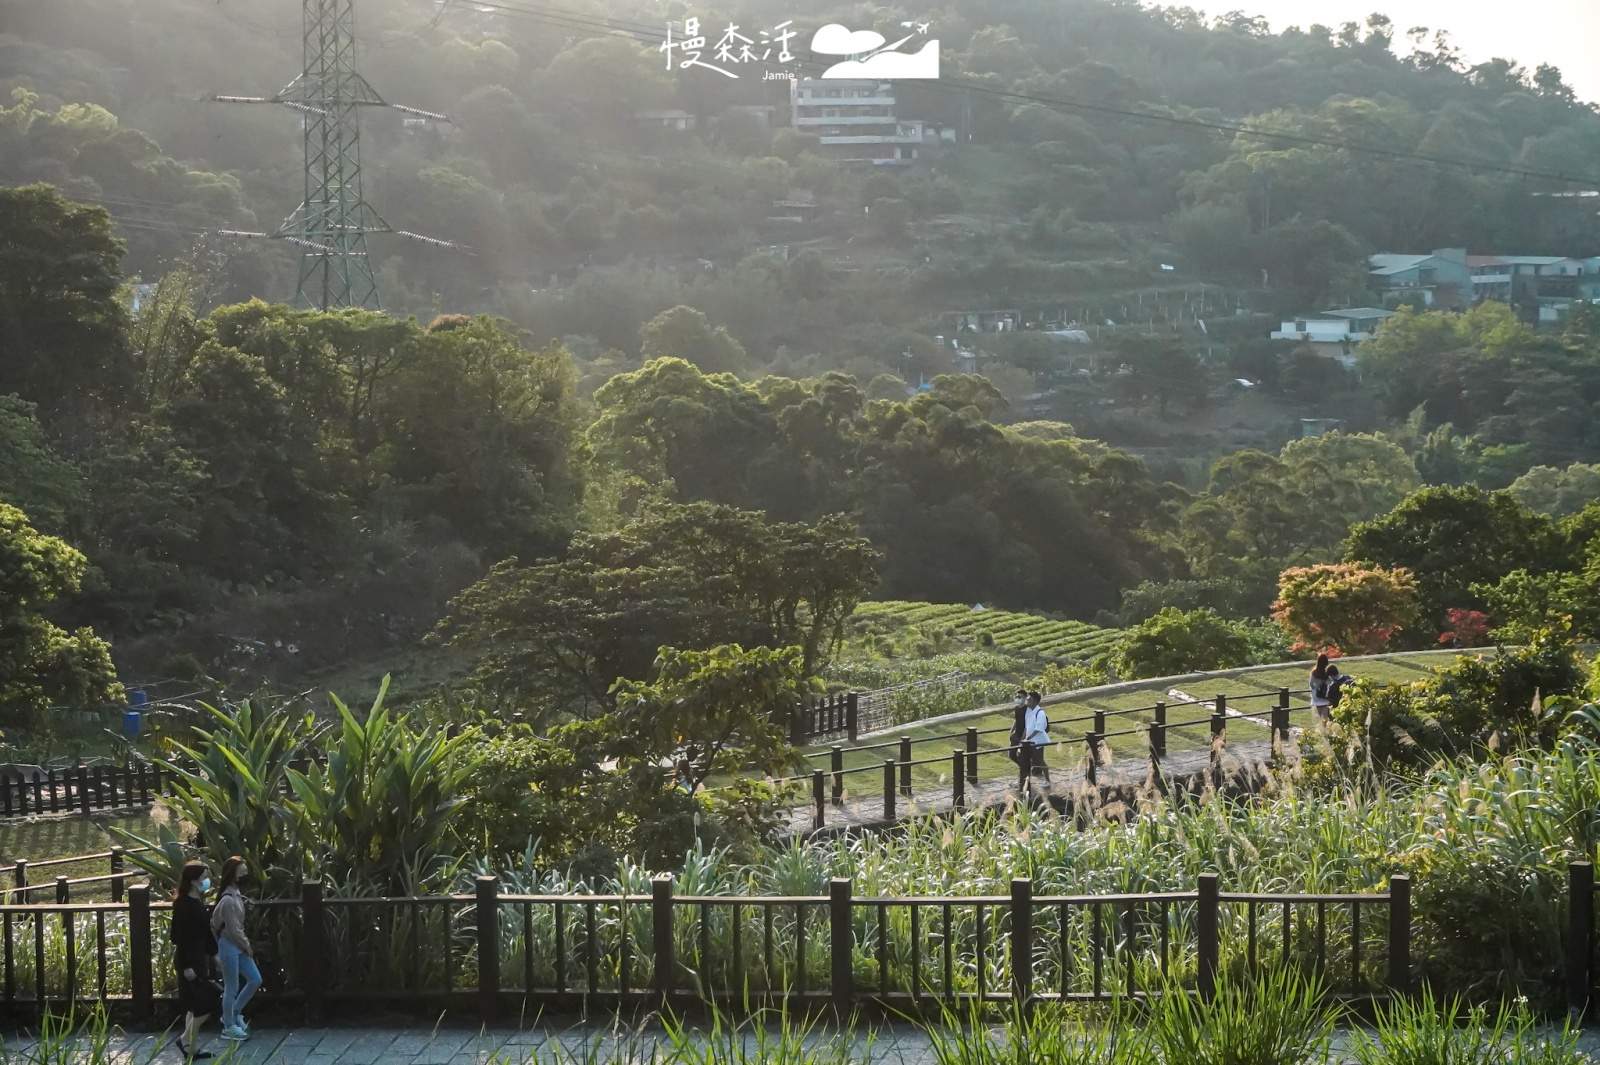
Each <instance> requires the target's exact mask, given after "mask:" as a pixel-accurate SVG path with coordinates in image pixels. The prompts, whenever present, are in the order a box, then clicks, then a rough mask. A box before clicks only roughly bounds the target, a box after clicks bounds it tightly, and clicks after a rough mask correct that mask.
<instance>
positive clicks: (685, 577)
mask: <svg viewBox="0 0 1600 1065" xmlns="http://www.w3.org/2000/svg"><path fill="white" fill-rule="evenodd" d="M876 564H877V553H876V552H875V551H873V549H872V547H871V545H870V544H869V543H868V542H867V541H866V540H865V539H864V538H862V537H861V536H859V535H858V534H857V533H856V530H855V527H854V526H853V524H851V523H850V522H849V521H848V520H847V519H844V518H840V517H835V518H830V519H825V520H824V521H822V522H819V523H817V524H816V525H805V524H785V523H774V522H769V521H768V520H767V519H766V518H765V517H764V516H763V515H761V514H759V513H755V512H751V511H743V510H737V509H735V508H733V507H726V506H713V505H710V504H706V503H695V504H687V505H681V506H679V505H669V506H662V507H659V508H657V509H655V510H653V511H651V512H649V513H647V514H645V515H643V516H641V517H639V518H637V519H635V520H634V521H632V522H629V523H628V524H627V525H626V526H624V527H623V528H621V529H619V530H617V531H616V532H615V533H611V534H609V535H590V536H580V537H578V538H577V539H576V540H574V541H573V543H572V545H571V547H570V548H569V550H568V552H567V555H566V557H565V558H563V559H562V560H560V561H550V562H543V563H539V564H537V565H533V566H521V565H519V564H517V562H516V561H515V560H509V561H506V562H502V563H501V564H499V565H498V566H496V567H495V568H494V569H493V570H491V571H490V573H489V574H488V576H486V577H485V578H484V579H483V580H481V581H479V582H478V583H477V584H475V585H473V586H472V587H471V588H469V589H467V590H466V591H465V592H463V593H462V594H461V596H460V597H458V598H457V600H456V601H455V603H454V604H453V605H452V610H453V612H454V616H453V617H452V618H451V619H449V620H448V621H447V622H446V623H445V627H446V630H447V631H449V632H451V633H452V634H453V636H452V638H453V641H454V642H455V643H457V644H458V645H460V646H463V647H467V648H470V649H471V650H473V651H474V652H475V653H476V654H477V655H478V664H477V671H476V678H477V680H476V682H477V684H478V687H479V690H480V691H481V692H483V693H485V694H486V695H488V696H490V697H491V698H499V699H500V700H502V702H503V704H504V705H513V706H530V707H533V708H535V709H538V710H541V711H543V713H544V715H545V716H546V717H547V718H553V717H559V716H561V715H562V714H566V713H573V712H583V711H585V710H587V711H588V712H590V713H592V712H594V711H596V710H598V711H600V712H606V711H609V710H611V709H612V708H613V705H614V698H615V693H614V692H613V685H614V684H616V682H617V681H618V680H619V679H624V678H627V679H640V678H643V677H644V676H645V675H646V674H647V672H648V671H649V670H650V669H651V664H652V662H653V661H654V660H655V658H656V656H657V652H658V650H659V649H660V648H661V647H663V646H674V647H678V648H681V649H684V650H703V649H706V648H710V647H715V646H719V645H723V644H740V645H742V646H747V647H752V648H754V647H780V648H781V647H796V648H799V649H800V655H801V664H802V668H803V669H804V670H805V671H806V672H807V673H809V672H811V671H813V670H815V669H816V668H817V666H818V665H819V664H820V662H821V661H822V660H823V658H824V656H825V653H826V650H827V646H828V644H829V642H830V640H831V638H833V637H834V636H835V635H836V634H837V632H838V629H839V626H840V625H842V624H843V621H844V619H845V618H847V617H849V615H850V614H851V612H852V611H853V610H854V609H855V605H856V603H857V602H858V601H859V600H860V598H861V597H862V596H863V595H864V594H865V593H866V592H867V591H869V590H870V589H871V588H872V586H873V584H874V583H875V581H876Z"/></svg>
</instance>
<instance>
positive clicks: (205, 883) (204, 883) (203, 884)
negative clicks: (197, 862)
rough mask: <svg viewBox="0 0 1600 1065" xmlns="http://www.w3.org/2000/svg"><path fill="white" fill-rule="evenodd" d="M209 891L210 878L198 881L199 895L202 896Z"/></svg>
mask: <svg viewBox="0 0 1600 1065" xmlns="http://www.w3.org/2000/svg"><path fill="white" fill-rule="evenodd" d="M210 890H211V878H210V877H209V876H208V877H206V878H205V879H204V880H201V881H200V894H202V895H204V894H205V893H206V892H208V891H210Z"/></svg>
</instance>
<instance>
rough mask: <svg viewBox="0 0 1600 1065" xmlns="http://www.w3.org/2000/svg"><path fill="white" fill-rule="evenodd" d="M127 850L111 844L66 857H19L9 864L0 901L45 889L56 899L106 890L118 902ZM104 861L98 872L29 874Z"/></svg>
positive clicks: (125, 875)
mask: <svg viewBox="0 0 1600 1065" xmlns="http://www.w3.org/2000/svg"><path fill="white" fill-rule="evenodd" d="M146 850H148V848H146V847H134V848H133V849H132V851H131V853H134V854H142V853H143V852H144V851H146ZM129 853H130V851H129V850H128V849H127V848H123V847H112V848H111V849H110V850H108V851H102V852H100V853H98V854H77V855H73V856H72V857H70V858H47V859H45V860H43V861H32V862H30V861H28V860H27V859H25V858H19V859H17V860H16V862H14V863H13V864H12V867H11V886H10V887H9V888H5V889H4V891H3V896H0V901H3V902H5V903H12V902H28V901H30V900H31V899H33V898H37V897H39V896H40V895H42V894H44V893H46V892H52V891H53V892H54V893H55V900H56V901H57V902H62V903H65V902H71V901H72V896H73V894H74V892H75V891H76V893H77V894H78V895H79V897H80V900H81V899H82V898H83V896H84V895H85V894H90V895H98V894H105V893H107V892H109V894H110V896H111V901H113V902H121V901H122V897H123V890H124V889H125V888H126V886H127V881H128V879H129V874H128V871H127V855H128V854H129ZM101 861H103V862H106V863H107V869H108V870H109V871H108V872H106V873H105V874H104V875H102V876H78V877H65V876H57V877H55V878H53V879H49V880H41V881H37V882H35V881H32V880H30V877H31V876H32V875H34V874H36V873H38V872H40V871H41V870H48V869H60V868H62V867H63V866H68V865H86V864H89V863H91V862H101Z"/></svg>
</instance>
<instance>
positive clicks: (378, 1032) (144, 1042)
mask: <svg viewBox="0 0 1600 1065" xmlns="http://www.w3.org/2000/svg"><path fill="white" fill-rule="evenodd" d="M639 1034H640V1035H642V1041H641V1040H640V1039H637V1038H633V1036H634V1032H633V1030H632V1029H626V1028H625V1029H620V1030H619V1029H614V1028H608V1027H605V1026H598V1025H597V1026H591V1027H589V1028H581V1027H572V1026H567V1027H553V1026H552V1027H544V1026H538V1025H535V1026H531V1027H521V1028H515V1027H503V1028H498V1027H497V1028H480V1029H463V1028H434V1029H429V1028H361V1027H329V1028H271V1029H268V1028H258V1029H256V1030H255V1032H254V1033H253V1035H252V1037H251V1039H250V1040H249V1041H248V1042H246V1043H223V1042H221V1041H219V1040H218V1039H217V1038H216V1031H215V1026H213V1027H212V1029H211V1030H210V1031H209V1032H208V1033H206V1036H205V1037H204V1046H205V1047H206V1048H207V1049H210V1050H213V1051H215V1052H216V1057H215V1058H214V1059H212V1060H213V1061H215V1062H217V1063H218V1065H388V1063H391V1062H392V1063H394V1065H528V1063H529V1062H534V1063H536V1065H611V1063H612V1062H615V1061H616V1060H618V1058H622V1059H631V1060H633V1061H639V1060H640V1059H641V1057H644V1056H646V1055H648V1047H649V1046H650V1045H652V1044H653V1043H655V1042H657V1041H659V1040H660V1039H661V1038H662V1036H661V1033H660V1030H659V1028H656V1029H647V1030H642V1031H641V1033H639ZM1349 1041H1350V1040H1349V1032H1341V1033H1340V1034H1339V1035H1338V1036H1336V1037H1335V1041H1334V1047H1333V1054H1332V1055H1331V1057H1330V1058H1329V1059H1328V1062H1327V1065H1346V1063H1349V1062H1351V1061H1352V1059H1351V1058H1350V1056H1349V1054H1348V1049H1347V1048H1348V1046H1349ZM746 1045H747V1053H748V1055H749V1056H748V1057H746V1058H745V1062H744V1065H759V1063H760V1062H761V1061H762V1057H761V1055H759V1054H758V1053H756V1052H755V1051H756V1047H755V1046H754V1045H753V1044H752V1043H751V1042H750V1041H749V1040H747V1043H746ZM1580 1046H1581V1049H1582V1050H1583V1051H1584V1053H1585V1054H1587V1056H1588V1057H1589V1059H1590V1060H1591V1061H1594V1062H1596V1063H1600V1028H1591V1029H1589V1030H1587V1031H1586V1032H1585V1033H1584V1034H1583V1038H1582V1042H1581V1044H1580ZM590 1048H598V1051H599V1052H598V1053H586V1051H587V1050H589V1049H590ZM32 1049H34V1044H33V1041H32V1040H31V1039H30V1038H28V1037H27V1036H25V1035H24V1036H16V1035H12V1036H8V1037H6V1038H5V1040H4V1044H3V1051H0V1062H4V1063H8V1065H9V1063H12V1062H16V1063H18V1065H24V1063H26V1065H77V1063H82V1065H112V1063H115V1065H156V1063H178V1062H181V1061H182V1060H183V1059H182V1057H181V1056H180V1055H179V1053H178V1051H177V1048H176V1047H175V1046H174V1045H173V1044H172V1039H171V1034H170V1033H169V1034H164V1035H150V1034H130V1033H121V1032H118V1033H116V1034H115V1035H113V1036H112V1038H111V1041H110V1045H109V1046H108V1047H107V1053H106V1054H105V1055H103V1056H93V1055H91V1054H89V1053H87V1052H86V1051H87V1048H79V1050H78V1051H77V1052H76V1053H69V1054H67V1055H60V1056H58V1055H51V1056H49V1057H48V1058H45V1057H43V1056H37V1057H36V1056H31V1055H30V1054H29V1051H30V1050H32ZM641 1049H642V1050H643V1051H644V1053H643V1054H641V1053H640V1050H641ZM618 1050H622V1051H623V1053H621V1054H617V1053H616V1051H618ZM857 1055H859V1056H857ZM852 1057H853V1058H854V1059H855V1060H856V1061H857V1062H860V1063H864V1065H936V1056H935V1054H934V1052H933V1047H932V1045H931V1043H930V1041H929V1038H928V1036H927V1034H926V1033H925V1032H924V1031H923V1030H922V1029H920V1028H917V1027H914V1026H911V1025H905V1024H900V1025H882V1026H878V1027H877V1028H875V1029H874V1030H873V1032H872V1035H871V1038H870V1040H869V1039H868V1038H867V1037H865V1036H863V1035H858V1036H857V1037H856V1054H855V1055H852ZM790 1065H794V1063H792V1062H791V1063H790Z"/></svg>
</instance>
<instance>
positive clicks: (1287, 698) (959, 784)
mask: <svg viewBox="0 0 1600 1065" xmlns="http://www.w3.org/2000/svg"><path fill="white" fill-rule="evenodd" d="M1306 694H1307V693H1306V692H1304V691H1301V692H1295V691H1291V690H1290V689H1288V688H1279V689H1278V690H1277V691H1276V692H1262V693H1259V694H1251V695H1242V696H1240V695H1235V696H1227V695H1218V696H1216V697H1215V698H1214V699H1212V700H1211V701H1210V702H1209V703H1203V704H1199V705H1203V706H1208V707H1209V708H1210V711H1211V712H1210V713H1209V714H1206V715H1203V716H1200V717H1195V718H1191V719H1190V720H1187V721H1169V720H1168V714H1167V710H1168V704H1167V703H1166V702H1157V703H1154V704H1152V705H1150V706H1143V707H1131V708H1128V709H1125V710H1095V711H1092V712H1090V713H1087V714H1083V715H1079V716H1077V717H1069V718H1062V719H1059V720H1054V721H1052V722H1051V726H1050V727H1051V729H1052V731H1056V732H1057V733H1058V734H1062V733H1065V734H1069V735H1071V734H1073V733H1072V730H1071V726H1073V725H1088V726H1089V728H1088V729H1087V730H1085V731H1084V732H1082V733H1081V734H1079V735H1081V736H1082V739H1081V740H1076V739H1075V740H1073V741H1070V742H1071V743H1073V744H1077V743H1081V744H1082V745H1083V753H1084V755H1085V760H1084V765H1085V772H1086V773H1087V775H1088V778H1089V781H1090V783H1094V782H1095V778H1096V772H1097V767H1098V766H1099V765H1100V763H1101V761H1102V759H1103V757H1104V753H1105V750H1106V745H1107V742H1108V741H1109V740H1112V739H1115V738H1118V737H1125V736H1140V735H1142V736H1144V737H1145V740H1146V747H1147V751H1148V755H1149V757H1150V758H1152V759H1155V760H1157V761H1159V760H1161V759H1163V758H1166V757H1167V754H1168V751H1167V746H1168V744H1167V741H1168V737H1169V735H1170V734H1171V733H1172V732H1174V731H1177V730H1188V731H1192V732H1201V734H1202V735H1203V736H1204V738H1205V740H1206V742H1207V744H1208V746H1209V749H1210V756H1209V770H1208V771H1209V773H1210V774H1211V777H1212V783H1213V784H1214V785H1215V786H1217V787H1219V788H1220V787H1221V786H1222V784H1223V765H1222V755H1223V752H1224V751H1225V750H1226V749H1227V731H1228V722H1229V721H1230V720H1239V719H1245V720H1249V721H1251V722H1253V723H1256V724H1260V725H1264V726H1265V727H1266V728H1267V729H1268V736H1269V738H1270V740H1271V741H1272V743H1274V744H1280V743H1287V742H1288V741H1289V738H1290V729H1291V727H1292V725H1293V722H1292V715H1294V714H1300V715H1301V717H1302V720H1304V718H1305V715H1306V714H1307V713H1309V712H1310V710H1311V707H1310V706H1309V705H1296V704H1295V703H1294V697H1295V696H1296V695H1306ZM1265 700H1271V703H1270V704H1267V705H1262V704H1263V702H1264V701H1265ZM1240 704H1245V706H1246V709H1244V710H1241V709H1240ZM1189 705H1195V704H1189ZM843 712H844V713H845V714H846V715H847V717H848V713H849V704H848V702H846V703H845V705H844V707H843ZM1137 714H1149V715H1150V717H1151V720H1150V721H1149V723H1140V724H1136V725H1133V726H1130V727H1127V728H1121V729H1116V728H1111V727H1110V726H1111V725H1114V724H1119V723H1120V722H1118V721H1117V720H1116V719H1118V718H1125V717H1128V716H1131V715H1137ZM1009 731H1010V726H1008V725H1002V726H998V727H996V728H990V729H979V728H975V727H974V728H968V729H966V730H965V731H964V732H952V733H945V734H941V735H936V736H922V737H912V736H902V737H900V738H899V739H897V740H889V741H885V742H883V743H874V744H867V745H862V746H853V747H849V748H846V747H845V746H844V745H842V744H835V745H833V747H832V748H831V749H830V750H829V751H828V752H827V753H826V754H815V755H810V756H808V759H809V760H810V762H811V765H812V768H811V769H810V770H809V771H808V772H805V773H802V774H800V775H798V776H792V777H784V778H781V779H779V780H777V781H775V783H778V784H809V785H810V789H811V796H810V798H811V807H812V826H813V828H816V829H821V828H825V827H827V824H828V807H829V806H840V805H843V803H844V801H845V796H846V794H847V791H852V790H853V791H855V792H856V793H857V794H861V793H863V791H864V792H865V793H866V794H872V791H870V790H866V789H873V790H878V789H879V788H880V785H879V781H880V780H881V790H878V794H879V795H881V797H882V801H883V820H885V821H892V820H894V819H895V817H896V816H897V811H898V808H899V800H900V799H909V798H911V797H912V795H913V791H914V786H913V778H914V775H915V770H916V769H917V768H918V767H922V766H939V767H940V768H944V767H948V770H949V771H948V773H947V774H944V776H945V777H946V778H947V780H948V782H949V788H950V799H949V803H950V806H951V807H952V808H954V809H958V810H959V809H965V808H967V807H968V806H969V793H972V792H975V790H976V789H977V787H978V786H979V785H980V784H981V783H983V780H982V776H981V772H980V761H979V759H980V756H982V755H992V754H1011V753H1015V754H1016V755H1017V758H1016V759H1015V762H1016V767H1015V769H1006V770H1003V772H1005V773H1006V774H1007V776H1008V777H1011V776H1014V777H1015V778H1016V781H1017V786H1018V788H1019V789H1023V790H1026V789H1027V788H1028V787H1029V786H1030V781H1031V780H1032V768H1033V767H1032V766H1031V765H1030V764H1029V761H1028V760H1029V758H1030V757H1032V754H1033V751H1032V749H1031V748H1029V747H1027V746H1025V745H1023V746H1010V745H1008V746H1001V747H995V746H989V745H987V744H985V743H984V738H985V737H990V736H1003V735H1005V734H1007V733H1008V732H1009ZM956 743H959V744H960V746H954V744H956ZM1053 747H1054V748H1055V749H1057V750H1063V749H1065V750H1070V747H1069V746H1068V741H1061V742H1058V743H1056V744H1054V745H1053ZM862 752H881V753H882V754H883V755H884V756H885V757H884V759H883V761H882V762H881V763H875V764H871V765H863V766H855V767H852V768H848V769H847V768H845V756H846V755H847V754H857V755H859V754H861V753H862ZM930 752H934V753H930ZM824 760H826V764H825V765H824V764H822V763H823V762H824ZM863 774H865V775H866V780H867V781H868V782H869V783H867V784H866V786H865V789H863V788H856V789H851V788H849V787H848V786H847V784H848V781H849V778H852V777H854V778H856V779H857V780H860V779H861V777H862V775H863ZM991 779H994V778H993V777H991Z"/></svg>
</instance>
